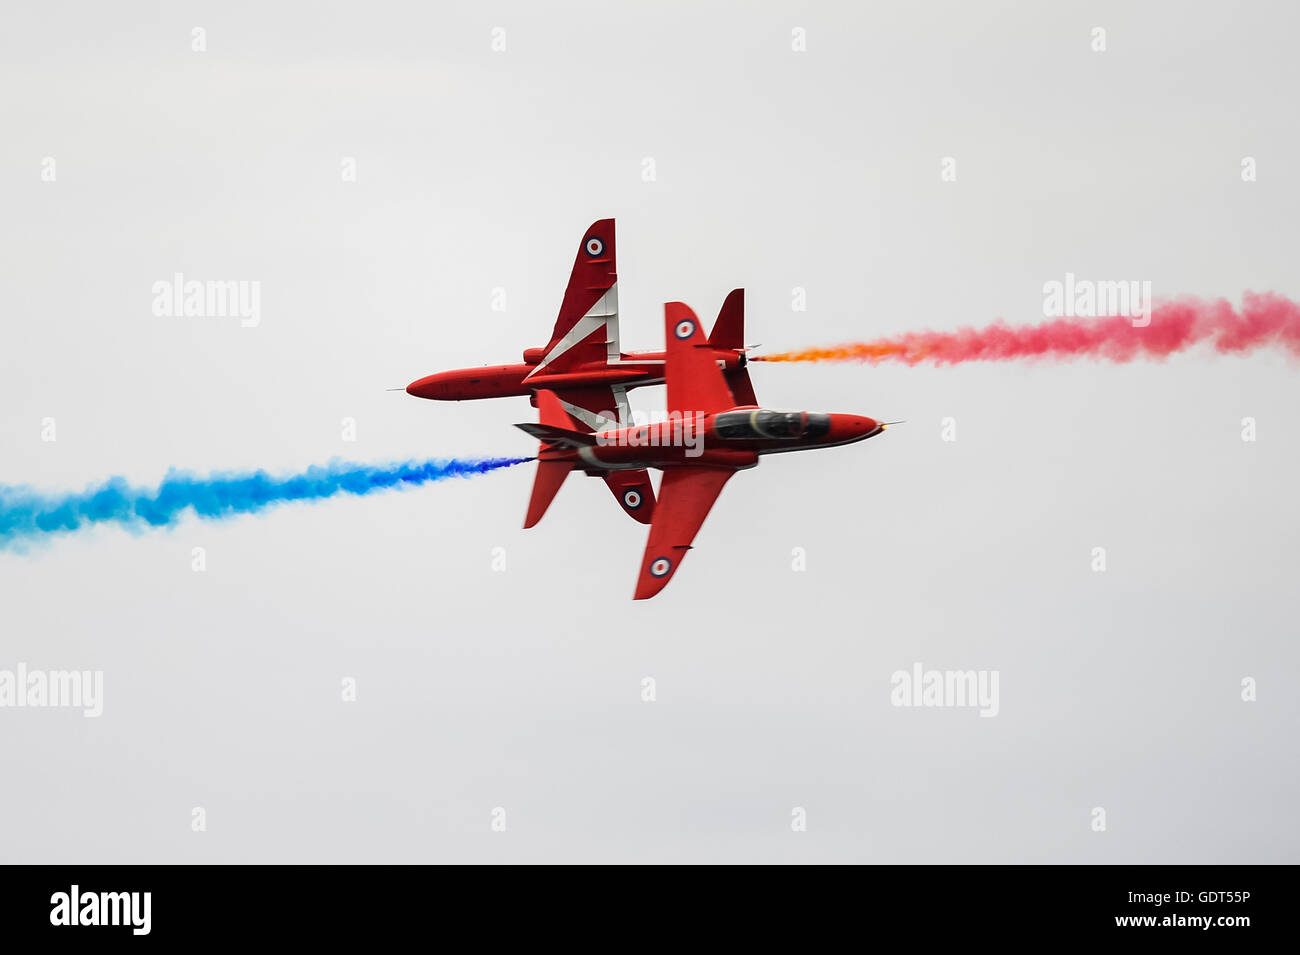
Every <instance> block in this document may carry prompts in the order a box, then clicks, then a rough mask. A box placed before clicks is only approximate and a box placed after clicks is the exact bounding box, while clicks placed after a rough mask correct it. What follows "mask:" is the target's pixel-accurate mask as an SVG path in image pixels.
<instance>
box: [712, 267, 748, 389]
mask: <svg viewBox="0 0 1300 955" xmlns="http://www.w3.org/2000/svg"><path fill="white" fill-rule="evenodd" d="M709 344H710V345H711V346H713V347H714V348H725V349H727V350H728V351H737V352H740V366H739V367H737V368H730V369H728V370H727V371H726V372H724V375H723V376H724V377H725V378H726V379H727V387H728V388H730V389H731V396H732V397H733V398H734V399H735V400H736V404H737V405H754V406H757V405H758V397H757V396H756V395H755V394H754V385H753V383H752V382H751V381H750V380H749V369H748V368H746V367H745V290H744V289H743V288H737V289H732V290H731V292H730V294H728V295H727V298H726V301H724V302H723V303H722V310H721V311H720V312H718V320H717V321H716V322H714V323H713V331H712V332H710V333H709Z"/></svg>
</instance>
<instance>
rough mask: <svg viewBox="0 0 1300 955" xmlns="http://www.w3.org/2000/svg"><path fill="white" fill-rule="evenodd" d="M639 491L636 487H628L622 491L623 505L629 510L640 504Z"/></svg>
mask: <svg viewBox="0 0 1300 955" xmlns="http://www.w3.org/2000/svg"><path fill="white" fill-rule="evenodd" d="M641 501H642V498H641V492H640V491H638V490H637V489H636V488H634V487H633V488H628V489H627V490H626V491H624V492H623V506H624V507H626V508H627V509H628V510H629V511H635V510H636V509H637V508H638V507H640V506H641Z"/></svg>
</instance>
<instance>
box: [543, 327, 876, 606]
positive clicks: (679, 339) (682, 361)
mask: <svg viewBox="0 0 1300 955" xmlns="http://www.w3.org/2000/svg"><path fill="white" fill-rule="evenodd" d="M664 314H665V324H666V326H667V335H666V340H667V342H668V348H667V351H666V352H665V353H664V358H665V363H664V377H665V379H666V381H667V385H668V388H667V391H668V402H667V404H668V409H669V412H668V414H667V415H666V416H665V420H663V421H657V422H652V423H650V424H644V425H636V426H633V427H629V428H621V429H618V430H616V431H606V432H602V433H599V434H592V433H589V432H587V431H585V430H583V429H582V428H580V427H579V426H578V422H577V421H575V420H574V419H573V418H572V417H571V416H570V414H569V413H568V412H567V411H566V410H565V408H564V405H563V404H561V402H560V399H559V397H558V396H557V395H555V394H554V393H552V392H550V391H548V390H545V389H543V390H539V391H538V393H537V408H538V412H539V414H540V419H541V420H540V423H539V424H531V423H529V424H520V425H517V427H519V428H522V429H523V430H524V431H526V432H528V433H529V434H531V435H532V436H533V437H535V438H538V439H539V440H540V441H541V442H542V445H541V449H540V450H539V451H538V453H537V476H536V478H535V479H534V481H533V494H532V499H531V500H530V501H529V503H528V518H527V520H526V521H525V524H524V526H525V527H532V526H533V525H534V524H536V523H537V522H538V521H539V520H540V519H541V517H542V515H543V514H544V513H546V509H547V507H549V506H550V503H551V501H552V500H554V498H555V494H556V492H557V491H559V489H560V485H561V484H563V483H564V479H565V478H566V477H567V476H568V475H569V472H570V471H573V470H575V469H578V470H582V471H585V472H586V473H588V474H598V475H602V476H603V475H608V474H613V473H618V472H620V471H626V470H633V471H638V472H640V473H645V469H646V468H659V469H661V470H662V471H663V472H664V476H663V481H662V482H661V483H660V485H659V504H658V507H657V508H656V509H655V513H654V520H653V521H652V522H651V525H650V539H649V541H648V542H647V543H646V549H645V556H644V557H643V558H642V561H641V574H640V576H639V577H638V578H637V584H636V594H635V596H634V599H636V600H644V599H646V598H647V597H653V596H654V595H655V594H657V593H659V591H661V590H663V589H664V587H665V586H666V585H667V584H668V581H669V580H671V579H672V576H673V574H675V573H676V572H677V568H678V567H680V566H681V563H682V558H683V557H685V556H686V551H687V550H689V549H690V547H691V542H692V541H693V540H694V539H695V535H696V533H698V532H699V529H700V525H702V524H703V523H704V518H705V517H707V516H708V513H709V510H710V508H712V507H713V502H714V501H715V500H716V499H717V497H718V494H719V492H720V491H721V490H722V486H723V485H724V484H726V483H727V481H728V479H730V477H731V476H732V475H733V474H735V473H736V472H737V471H740V470H743V469H745V468H752V467H754V466H755V465H757V464H758V458H759V455H762V454H776V453H778V452H781V451H802V450H804V449H806V448H827V447H831V446H833V445H837V444H852V443H853V442H854V441H861V440H863V439H864V438H870V437H872V436H873V435H877V434H879V433H880V432H882V431H884V430H885V425H884V424H882V423H881V422H879V421H876V420H874V419H872V418H866V417H862V416H861V415H851V414H815V413H809V412H806V411H766V410H764V409H762V408H760V407H758V405H757V404H756V403H755V402H754V401H753V392H752V390H751V391H750V392H749V393H748V394H747V395H745V396H744V397H742V396H741V395H739V394H733V393H732V391H731V389H730V388H728V387H727V380H726V378H725V377H724V374H723V371H722V369H721V368H720V367H719V364H718V362H717V360H716V355H715V351H716V350H715V348H714V346H713V344H712V343H711V342H710V340H709V339H708V338H706V337H705V336H704V333H703V332H702V331H701V330H700V323H699V320H698V319H697V318H696V317H695V313H694V312H692V311H691V309H690V308H689V307H688V306H686V305H683V304H682V303H681V302H669V303H668V304H667V305H666V306H665V307H664ZM746 399H749V400H746Z"/></svg>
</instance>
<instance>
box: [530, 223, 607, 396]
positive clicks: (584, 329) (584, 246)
mask: <svg viewBox="0 0 1300 955" xmlns="http://www.w3.org/2000/svg"><path fill="white" fill-rule="evenodd" d="M619 358H620V355H619V344H618V260H617V258H616V255H615V250H614V220H613V219H601V220H599V221H598V222H593V223H592V224H591V228H589V229H588V230H587V231H586V233H584V234H583V237H582V243H581V244H580V245H579V246H578V255H577V258H575V259H574V260H573V271H572V272H571V273H570V274H569V285H568V287H567V288H566V289H565V290H564V301H563V302H561V303H560V314H559V315H558V316H557V317H556V319H555V330H554V331H552V332H551V340H550V342H549V343H548V344H547V346H546V348H545V350H544V352H543V354H542V360H541V361H540V362H539V363H538V365H537V367H536V368H534V369H533V370H532V372H531V373H530V374H529V376H528V377H529V378H534V377H537V378H541V377H544V376H545V375H547V374H548V373H549V374H555V373H556V372H561V371H566V370H568V369H570V368H572V367H573V366H574V365H577V364H580V363H583V362H599V363H601V364H605V363H606V362H612V361H618V360H619Z"/></svg>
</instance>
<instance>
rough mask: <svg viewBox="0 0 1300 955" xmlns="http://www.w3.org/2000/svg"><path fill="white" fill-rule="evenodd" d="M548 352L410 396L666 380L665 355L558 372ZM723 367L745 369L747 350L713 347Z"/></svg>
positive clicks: (462, 397)
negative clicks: (547, 362)
mask: <svg viewBox="0 0 1300 955" xmlns="http://www.w3.org/2000/svg"><path fill="white" fill-rule="evenodd" d="M541 353H542V349H540V348H530V349H528V351H526V352H524V357H525V359H529V358H531V359H532V360H531V361H525V362H524V363H522V364H518V365H485V366H483V367H481V368H456V369H454V370H452V371H440V372H438V373H437V374H434V375H427V376H426V377H424V378H421V379H419V380H418V381H413V382H411V383H410V384H409V385H407V386H406V393H407V394H408V395H413V396H414V397H416V398H429V399H431V400H433V401H474V400H477V399H479V398H511V397H520V396H529V397H531V396H532V395H533V394H534V393H535V392H536V391H537V389H539V388H547V389H551V390H555V389H563V388H583V387H589V386H592V385H606V386H614V385H621V386H623V387H624V388H637V387H640V386H642V385H658V384H662V383H663V380H664V353H663V352H661V351H659V352H629V353H626V354H621V355H620V356H619V361H617V362H604V363H594V362H593V363H589V364H583V365H577V366H574V367H570V368H566V369H565V370H564V371H562V372H552V371H549V370H548V369H546V368H544V367H541V366H540V362H541V361H542V354H541ZM713 356H714V359H715V360H716V361H717V363H718V367H719V368H721V369H723V370H724V371H730V370H732V369H736V368H744V367H745V363H746V359H745V355H744V353H743V352H740V351H737V350H735V349H728V348H715V349H713Z"/></svg>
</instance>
